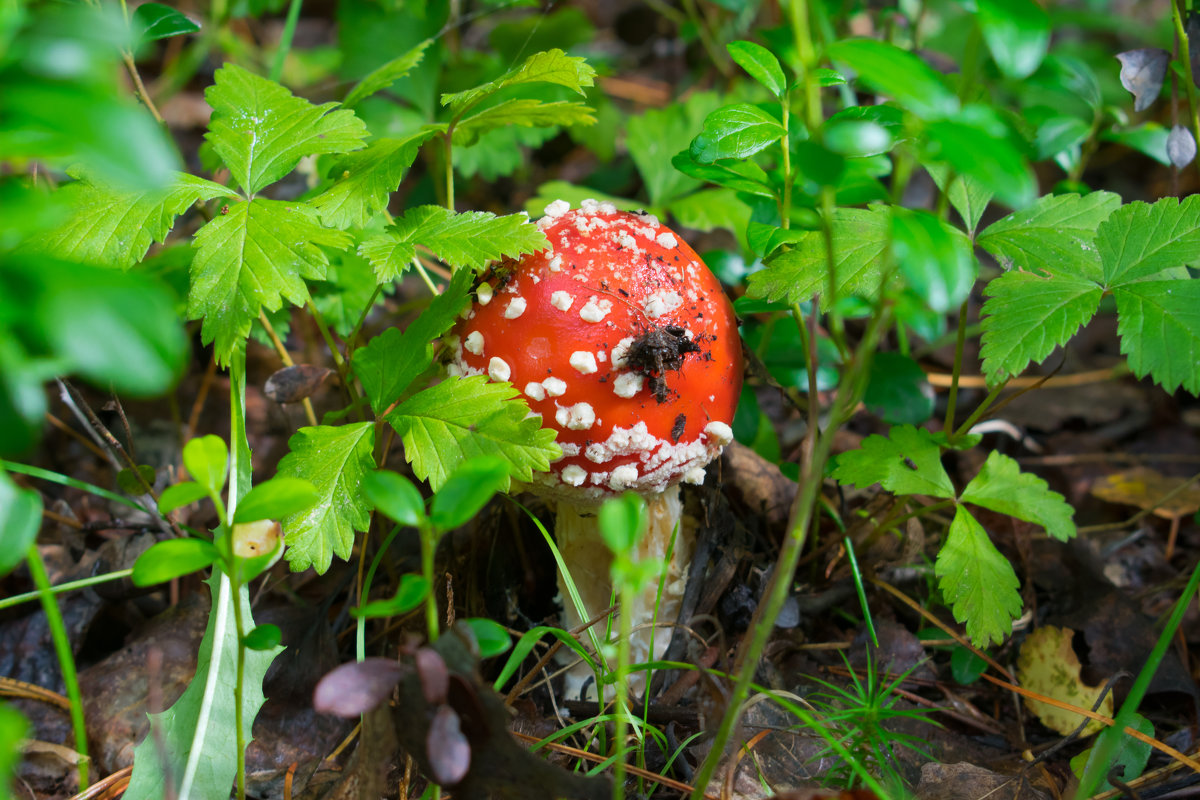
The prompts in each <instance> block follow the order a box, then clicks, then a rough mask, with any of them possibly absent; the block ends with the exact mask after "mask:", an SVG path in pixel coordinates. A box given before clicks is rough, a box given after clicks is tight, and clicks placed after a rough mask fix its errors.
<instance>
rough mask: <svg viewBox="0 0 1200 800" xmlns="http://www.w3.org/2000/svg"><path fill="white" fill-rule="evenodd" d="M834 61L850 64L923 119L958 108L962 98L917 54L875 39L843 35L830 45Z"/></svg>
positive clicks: (866, 80) (945, 113)
mask: <svg viewBox="0 0 1200 800" xmlns="http://www.w3.org/2000/svg"><path fill="white" fill-rule="evenodd" d="M828 53H829V57H830V58H831V59H833V60H834V61H839V62H842V63H844V64H849V65H850V66H851V67H853V68H854V71H855V72H857V73H858V77H859V80H862V81H864V82H866V83H867V84H868V85H870V86H871V87H873V88H874V89H875V90H876V91H878V92H880V93H881V94H885V95H888V96H890V97H892V98H895V100H896V102H897V103H899V104H900V105H901V106H904V107H905V108H907V109H908V110H909V111H912V112H913V113H914V114H916V115H917V116H918V117H921V118H922V119H937V118H939V117H944V116H948V115H950V114H953V113H954V112H955V111H957V110H958V98H957V97H956V96H955V95H954V92H952V91H950V89H949V88H948V87H947V86H946V82H945V81H944V80H943V79H942V76H941V75H939V74H938V73H937V71H936V70H934V69H933V67H931V66H929V65H928V64H926V63H925V62H924V61H922V60H921V59H920V58H918V57H917V56H915V55H913V54H912V53H910V52H908V51H907V50H901V49H900V48H899V47H896V46H895V45H892V44H887V43H885V42H879V41H875V40H874V39H843V40H842V41H840V42H834V43H833V44H832V45H830V46H829V49H828Z"/></svg>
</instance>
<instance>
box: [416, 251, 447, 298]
mask: <svg viewBox="0 0 1200 800" xmlns="http://www.w3.org/2000/svg"><path fill="white" fill-rule="evenodd" d="M413 269H415V270H416V271H417V274H418V275H420V276H421V280H423V281H425V285H426V286H428V287H429V291H430V293H431V294H434V295H439V294H441V292H439V291H438V288H437V284H436V283H434V282H433V278H430V277H429V270H427V269H425V265H424V264H422V263H421V259H419V258H416V257H414V258H413Z"/></svg>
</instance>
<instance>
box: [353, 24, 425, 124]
mask: <svg viewBox="0 0 1200 800" xmlns="http://www.w3.org/2000/svg"><path fill="white" fill-rule="evenodd" d="M431 44H433V40H432V39H426V40H424V41H423V42H420V43H419V44H417V46H416V47H413V48H412V49H410V50H409V51H408V52H406V53H404V54H403V55H400V56H397V57H396V58H393V59H392V60H391V61H388V62H386V63H385V64H383V66H381V67H379V68H378V69H376V70H374V71H373V72H371V74H369V75H367V77H365V78H363V79H362V80H361V81H359V82H358V83H357V84H355V85H354V88H353V89H351V90H350V93H349V94H347V95H346V99H345V100H343V101H342V105H344V106H346V107H347V108H351V107H353V106H356V105H358V104H359V103H361V102H362V101H363V100H366V99H367V98H368V97H370V96H371V95H373V94H375V93H376V92H381V91H383V90H384V89H386V88H388V87H389V86H391V85H392V84H393V83H395V82H396V81H398V80H400V79H401V78H403V77H404V76H405V75H407V74H408V73H409V72H411V71H412V70H413V68H414V67H416V66H417V65H418V64H420V63H421V59H423V58H424V57H425V51H426V50H427V49H428V48H429V45H431Z"/></svg>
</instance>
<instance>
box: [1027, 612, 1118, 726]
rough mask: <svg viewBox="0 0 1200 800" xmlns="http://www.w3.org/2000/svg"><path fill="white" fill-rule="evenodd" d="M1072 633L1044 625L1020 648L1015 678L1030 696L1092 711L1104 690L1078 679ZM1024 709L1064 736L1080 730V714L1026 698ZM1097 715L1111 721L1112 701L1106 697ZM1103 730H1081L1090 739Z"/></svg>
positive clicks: (1078, 667) (1068, 629)
mask: <svg viewBox="0 0 1200 800" xmlns="http://www.w3.org/2000/svg"><path fill="white" fill-rule="evenodd" d="M1074 635H1075V631H1073V630H1071V629H1070V628H1057V627H1055V626H1053V625H1046V626H1044V627H1041V628H1038V629H1037V630H1035V631H1034V632H1033V633H1031V634H1029V636H1028V637H1027V638H1026V639H1025V641H1024V643H1022V644H1021V654H1020V655H1019V656H1018V657H1017V678H1018V679H1019V680H1020V681H1021V685H1022V686H1024V687H1025V688H1026V689H1028V690H1029V691H1031V692H1037V693H1038V694H1041V695H1045V696H1046V697H1049V698H1052V699H1054V700H1059V701H1061V702H1064V703H1070V704H1071V705H1073V706H1078V707H1079V708H1086V709H1089V710H1090V709H1091V708H1092V707H1093V706H1095V705H1096V700H1097V699H1099V697H1100V694H1101V692H1103V691H1104V686H1103V685H1100V686H1089V685H1088V684H1086V683H1084V682H1083V679H1082V678H1080V675H1079V673H1080V670H1081V668H1082V667H1081V665H1080V663H1079V656H1077V655H1075V650H1074V649H1073V648H1072V647H1071V639H1072V637H1073V636H1074ZM1025 705H1026V706H1027V707H1028V708H1029V710H1030V711H1032V712H1033V713H1034V715H1035V716H1036V717H1037V718H1038V719H1039V720H1041V721H1042V724H1043V725H1045V726H1046V727H1047V728H1050V729H1051V730H1055V731H1058V732H1059V733H1061V734H1063V735H1064V736H1065V735H1067V734H1069V733H1071V732H1072V731H1074V730H1075V729H1076V728H1077V727H1079V723H1081V722H1083V720H1084V717H1083V715H1082V714H1077V713H1075V712H1074V711H1067V710H1065V709H1061V708H1058V707H1056V706H1052V705H1050V704H1049V703H1044V702H1042V701H1041V700H1033V699H1030V698H1028V697H1026V698H1025ZM1096 711H1097V713H1099V714H1103V715H1104V716H1106V717H1111V716H1112V713H1113V698H1112V694H1111V693H1109V694H1108V695H1106V696H1105V698H1104V700H1103V701H1102V702H1101V703H1100V707H1099V708H1098V709H1096ZM1101 727H1103V726H1102V725H1101V723H1099V722H1096V721H1092V722H1089V723H1088V725H1087V727H1086V728H1084V729H1083V735H1084V736H1091V735H1092V734H1094V733H1096V731H1098V730H1100V728H1101Z"/></svg>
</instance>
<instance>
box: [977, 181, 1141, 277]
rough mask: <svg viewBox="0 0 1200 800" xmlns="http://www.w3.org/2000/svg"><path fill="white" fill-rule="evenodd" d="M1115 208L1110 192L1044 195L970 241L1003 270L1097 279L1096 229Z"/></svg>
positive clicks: (1118, 200) (1099, 272)
mask: <svg viewBox="0 0 1200 800" xmlns="http://www.w3.org/2000/svg"><path fill="white" fill-rule="evenodd" d="M1120 206H1121V198H1120V196H1118V195H1115V194H1113V193H1112V192H1092V193H1091V194H1087V195H1083V196H1080V195H1077V194H1064V195H1045V196H1044V197H1041V198H1039V199H1038V201H1037V202H1036V203H1034V204H1033V205H1032V206H1030V207H1029V208H1026V209H1022V210H1020V211H1015V212H1013V213H1012V214H1009V215H1008V216H1006V217H1002V218H1001V219H999V220H996V221H995V222H993V223H992V224H991V225H989V226H987V227H986V228H984V230H983V231H982V232H981V233H980V234H979V236H978V238H977V239H976V242H977V243H978V244H979V246H980V247H982V248H983V249H984V250H987V251H988V252H989V253H991V254H992V255H993V256H995V257H996V260H997V261H999V262H1000V266H1002V267H1003V268H1004V269H1013V268H1020V269H1025V270H1028V271H1034V272H1041V273H1046V274H1050V275H1074V276H1078V277H1081V278H1088V279H1090V280H1094V281H1100V280H1101V275H1102V269H1101V266H1100V253H1099V251H1098V248H1097V246H1096V244H1095V243H1094V240H1095V238H1096V231H1097V229H1098V228H1099V227H1100V225H1101V223H1103V222H1104V221H1105V220H1106V219H1108V218H1109V216H1110V215H1112V213H1113V212H1114V211H1116V210H1117V209H1118V208H1120Z"/></svg>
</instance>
